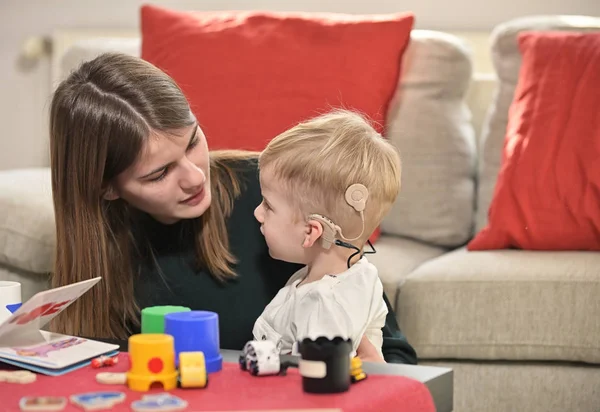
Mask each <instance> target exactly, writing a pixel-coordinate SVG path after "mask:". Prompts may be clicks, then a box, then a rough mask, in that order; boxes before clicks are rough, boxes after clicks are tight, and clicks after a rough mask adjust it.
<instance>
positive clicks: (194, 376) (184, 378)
mask: <svg viewBox="0 0 600 412" xmlns="http://www.w3.org/2000/svg"><path fill="white" fill-rule="evenodd" d="M179 385H180V386H181V387H182V388H206V386H207V385H208V374H207V373H206V362H205V361H204V353H202V352H181V353H180V354H179Z"/></svg>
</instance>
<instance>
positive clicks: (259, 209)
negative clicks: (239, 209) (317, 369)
mask: <svg viewBox="0 0 600 412" xmlns="http://www.w3.org/2000/svg"><path fill="white" fill-rule="evenodd" d="M254 217H255V218H256V220H258V221H259V222H260V223H262V222H263V214H262V204H260V205H258V206H257V207H256V209H254Z"/></svg>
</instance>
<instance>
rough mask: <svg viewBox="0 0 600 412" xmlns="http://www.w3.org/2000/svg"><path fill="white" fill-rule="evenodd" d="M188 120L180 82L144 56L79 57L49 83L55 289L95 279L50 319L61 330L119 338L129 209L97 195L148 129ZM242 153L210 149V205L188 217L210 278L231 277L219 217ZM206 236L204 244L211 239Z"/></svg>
mask: <svg viewBox="0 0 600 412" xmlns="http://www.w3.org/2000/svg"><path fill="white" fill-rule="evenodd" d="M195 121H196V120H195V117H194V115H193V114H192V112H191V110H190V106H189V104H188V102H187V100H186V98H185V97H184V95H183V93H182V91H181V89H180V88H179V87H178V86H177V84H176V83H175V82H174V81H173V80H172V79H171V78H170V77H169V76H167V75H166V74H165V73H163V72H162V71H160V70H159V69H157V68H156V67H154V66H153V65H151V64H150V63H148V62H145V61H143V60H141V59H139V58H136V57H132V56H127V55H124V54H116V53H107V54H103V55H100V56H98V57H97V58H95V59H93V60H91V61H88V62H85V63H83V64H82V65H81V66H80V67H79V68H78V69H77V70H75V71H74V72H72V73H71V74H70V75H69V77H68V78H67V79H65V80H64V81H63V82H62V83H61V84H60V85H59V86H58V88H57V90H56V92H55V93H54V95H53V99H52V104H51V110H50V151H51V153H50V155H51V171H52V191H53V199H54V212H55V219H56V253H55V263H54V271H53V274H52V285H53V286H54V287H57V286H63V285H66V284H70V283H74V282H78V281H82V280H86V279H91V278H93V277H96V276H102V281H101V282H100V283H99V284H97V285H96V286H95V287H93V288H92V289H91V290H90V291H88V292H87V293H86V294H84V295H83V296H82V297H81V298H79V299H78V300H77V301H75V302H74V303H73V304H71V306H70V307H69V308H67V310H66V311H65V312H64V313H63V314H61V316H59V317H58V318H57V321H56V322H55V323H54V324H53V325H52V327H53V330H55V331H56V332H60V333H66V334H72V335H79V336H89V337H106V338H121V339H124V338H126V337H127V335H128V334H129V333H130V330H129V328H128V325H132V324H136V322H137V319H138V311H139V308H138V307H137V305H136V303H135V300H134V296H133V280H134V274H135V271H136V270H137V265H136V262H135V260H136V259H137V258H138V257H139V252H138V250H139V249H140V245H138V244H136V240H135V239H134V236H133V233H132V215H133V214H134V213H135V210H132V208H131V207H130V206H129V205H128V204H127V203H126V202H125V201H122V200H115V201H107V200H104V198H103V194H104V191H105V190H106V188H107V186H108V185H109V183H110V182H111V181H113V179H114V178H115V177H116V176H118V175H119V174H120V173H122V172H123V171H125V170H126V169H127V168H128V167H130V166H131V165H132V164H133V163H134V161H135V160H136V159H137V157H138V155H139V154H140V152H141V151H142V148H143V146H144V142H145V141H146V139H147V138H148V136H149V135H150V132H151V131H169V130H175V129H180V128H183V127H189V126H191V125H192V124H194V122H195ZM251 157H256V154H255V153H249V152H237V151H227V152H212V153H211V164H210V167H211V189H212V192H213V201H212V205H211V207H209V208H208V210H207V211H206V212H205V213H204V214H203V215H202V216H201V217H200V218H198V219H195V220H196V221H195V222H194V227H195V228H196V232H197V236H196V251H197V253H196V254H197V261H198V264H203V265H205V267H206V268H207V269H208V271H209V272H210V273H212V274H213V275H214V276H215V277H217V278H219V279H223V280H224V279H227V278H230V277H233V276H235V273H234V271H233V270H232V265H233V264H234V263H235V257H234V256H233V255H232V254H231V253H230V252H229V242H228V237H227V233H226V226H225V218H226V217H227V216H228V215H229V214H230V212H231V208H232V206H233V200H234V198H235V197H236V196H238V195H239V193H240V186H239V182H238V180H237V178H236V175H235V172H234V171H233V170H232V169H231V168H230V167H228V164H230V161H231V160H234V159H241V158H251ZM209 240H210V241H209Z"/></svg>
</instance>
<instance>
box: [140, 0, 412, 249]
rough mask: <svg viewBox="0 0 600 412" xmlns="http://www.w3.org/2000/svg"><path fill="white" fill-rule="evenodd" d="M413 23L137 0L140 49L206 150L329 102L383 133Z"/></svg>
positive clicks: (290, 122) (256, 142)
mask: <svg viewBox="0 0 600 412" xmlns="http://www.w3.org/2000/svg"><path fill="white" fill-rule="evenodd" d="M413 23H414V17H413V15H412V14H411V13H402V14H390V15H379V16H374V15H372V16H364V15H363V16H359V15H342V14H308V13H276V12H241V11H227V12H226V11H224V12H179V11H172V10H167V9H164V8H159V7H155V6H149V5H146V6H143V7H142V8H141V31H142V58H143V59H145V60H147V61H149V62H151V63H153V64H154V65H156V66H157V67H159V68H161V69H162V70H164V71H165V72H167V73H168V74H169V75H170V76H171V77H173V79H174V80H175V81H176V82H177V83H178V84H179V86H180V87H181V88H182V90H183V92H184V94H185V95H186V97H187V98H188V100H189V102H190V104H191V107H192V111H193V112H194V114H195V115H196V117H197V118H198V121H199V122H200V124H201V127H202V129H203V131H204V133H205V134H206V136H207V140H208V145H209V147H210V149H211V150H214V149H246V150H257V151H260V150H262V149H263V148H264V147H265V146H266V144H267V143H268V142H269V141H270V140H271V139H272V138H273V137H275V136H276V135H278V134H279V133H281V132H283V131H284V130H286V129H288V128H290V127H292V126H294V125H295V124H297V123H298V122H300V121H302V120H305V119H307V118H310V117H314V116H316V115H318V114H321V113H324V112H326V111H328V110H330V109H332V108H336V107H344V108H346V109H354V110H357V111H360V112H362V113H363V114H364V115H366V116H368V117H369V118H370V119H371V120H373V121H374V122H375V123H376V124H378V129H379V130H378V131H379V132H380V133H383V125H385V120H386V119H385V116H386V114H387V109H388V105H389V102H390V99H391V98H392V96H393V95H394V93H395V90H396V86H397V84H398V81H399V75H400V63H401V59H402V54H403V53H404V50H405V49H406V47H407V45H408V42H409V39H410V33H411V30H412V27H413ZM378 234H379V230H377V232H376V234H375V235H374V236H373V237H372V238H371V239H372V240H375V239H376V238H377V237H378Z"/></svg>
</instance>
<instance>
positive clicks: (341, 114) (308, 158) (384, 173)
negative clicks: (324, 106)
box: [259, 110, 401, 246]
mask: <svg viewBox="0 0 600 412" xmlns="http://www.w3.org/2000/svg"><path fill="white" fill-rule="evenodd" d="M259 167H260V170H261V172H268V173H269V174H271V175H272V176H273V177H274V178H275V179H277V180H278V181H279V182H281V183H282V184H283V185H284V187H285V188H286V189H285V191H286V195H287V196H288V198H289V199H290V201H291V203H292V204H293V205H294V206H295V207H296V208H297V210H298V212H299V217H301V218H302V219H306V217H307V215H308V214H310V213H318V214H321V215H324V216H326V217H328V218H329V219H331V220H333V221H334V222H335V223H336V224H337V225H338V226H340V227H341V229H342V231H343V233H344V236H346V237H349V238H354V237H356V236H358V234H359V233H360V229H361V227H362V223H361V220H360V215H359V213H357V212H356V211H355V210H354V209H353V208H352V207H351V206H350V205H349V204H348V203H347V202H346V200H345V197H344V196H345V193H346V189H347V188H348V187H349V186H350V185H352V184H354V183H361V184H363V185H364V186H366V187H367V189H368V191H369V197H368V200H367V204H366V208H365V210H364V218H365V229H364V232H363V234H362V235H361V236H360V238H359V239H358V240H357V242H352V243H360V245H361V246H362V245H363V244H364V243H365V242H366V240H367V239H368V238H369V236H370V235H371V233H373V231H374V230H375V229H376V228H377V226H379V224H381V221H382V219H383V218H384V216H385V215H386V214H387V213H388V212H389V210H390V208H391V207H392V204H393V203H394V201H395V200H396V198H397V197H398V193H399V192H400V184H401V164H400V154H399V152H398V150H397V149H396V147H395V146H393V145H392V144H391V143H390V142H389V141H388V140H386V139H384V138H382V136H381V135H380V134H379V133H377V131H376V130H375V129H374V128H373V127H372V126H371V124H370V123H369V122H368V121H367V120H366V118H365V117H363V116H362V115H360V114H358V113H355V112H352V111H348V110H335V111H332V112H330V113H327V114H324V115H321V116H318V117H315V118H313V119H310V120H308V121H305V122H302V123H299V124H298V125H296V126H295V127H293V128H291V129H289V130H287V131H285V132H283V133H281V134H280V135H278V136H277V137H275V138H274V139H273V140H271V142H270V143H269V144H268V145H267V147H266V148H265V150H264V151H263V152H262V153H261V155H260V157H259Z"/></svg>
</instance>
